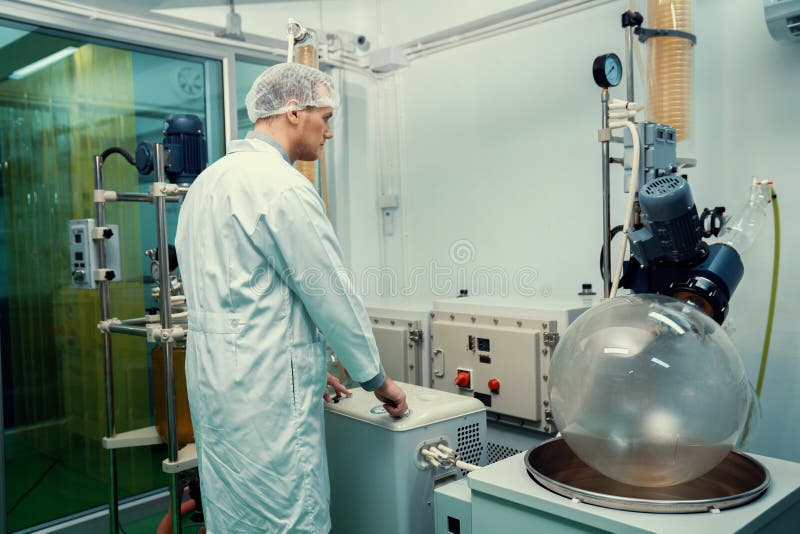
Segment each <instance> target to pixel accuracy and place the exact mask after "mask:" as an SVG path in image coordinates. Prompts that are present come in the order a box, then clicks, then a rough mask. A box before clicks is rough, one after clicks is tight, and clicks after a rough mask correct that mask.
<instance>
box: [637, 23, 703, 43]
mask: <svg viewBox="0 0 800 534" xmlns="http://www.w3.org/2000/svg"><path fill="white" fill-rule="evenodd" d="M633 33H635V34H636V35H638V36H639V42H641V43H644V42H646V41H647V40H648V39H650V38H651V37H679V38H681V39H687V40H689V41H691V42H692V45H696V44H697V36H696V35H695V34H693V33H689V32H682V31H680V30H664V29H654V28H642V27H641V26H639V27H638V28H634V30H633Z"/></svg>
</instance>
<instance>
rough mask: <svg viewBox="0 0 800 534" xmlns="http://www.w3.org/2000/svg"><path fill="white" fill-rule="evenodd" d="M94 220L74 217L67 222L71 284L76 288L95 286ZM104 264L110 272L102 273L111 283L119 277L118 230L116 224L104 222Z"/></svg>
mask: <svg viewBox="0 0 800 534" xmlns="http://www.w3.org/2000/svg"><path fill="white" fill-rule="evenodd" d="M94 229H95V222H94V219H73V220H70V221H69V257H70V267H71V269H70V272H71V278H72V284H71V285H72V287H74V288H76V289H96V288H97V283H96V282H95V270H96V269H98V265H97V247H96V246H95V242H94V239H93V236H92V234H93V232H94ZM106 233H107V237H103V238H102V239H105V242H106V263H107V269H108V270H109V271H110V272H106V273H103V276H105V278H106V279H107V280H109V281H111V282H119V281H120V280H121V279H122V276H121V271H120V255H119V231H118V227H117V225H115V224H110V225H106Z"/></svg>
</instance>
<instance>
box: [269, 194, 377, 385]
mask: <svg viewBox="0 0 800 534" xmlns="http://www.w3.org/2000/svg"><path fill="white" fill-rule="evenodd" d="M266 206H267V207H266V209H265V210H264V213H263V215H262V216H261V217H259V222H258V224H257V225H256V232H257V233H261V232H263V236H261V237H262V239H263V240H262V241H261V242H262V243H264V246H263V247H262V248H263V250H264V252H265V254H266V258H267V261H268V262H269V263H270V264H271V265H272V267H273V268H274V269H275V271H276V272H277V273H278V275H279V276H280V277H281V278H282V279H283V281H284V282H285V283H286V285H288V286H289V289H290V290H291V291H292V292H294V293H295V295H297V296H298V297H299V298H300V299H301V300H302V302H303V304H304V306H305V308H306V310H307V311H308V313H309V315H310V316H311V318H312V319H313V320H314V323H315V324H316V325H317V327H318V328H319V329H320V330H321V331H322V333H323V334H325V337H326V338H327V341H328V344H329V345H330V346H331V347H332V348H333V350H334V352H335V353H336V355H337V357H339V359H340V360H341V361H342V363H343V364H344V366H345V367H346V368H347V371H348V373H349V374H350V376H351V377H353V379H354V380H356V381H358V382H360V383H361V385H362V386H363V387H364V389H366V390H368V391H372V390H374V389H376V388H378V387H380V385H381V384H383V381H384V379H385V374H384V371H383V367H382V366H381V362H380V356H379V354H378V347H377V345H376V343H375V337H374V336H373V334H372V327H371V326H370V322H369V317H368V315H367V311H366V309H365V308H364V304H363V303H362V301H361V299H360V298H359V296H358V295H356V293H355V289H354V287H353V284H352V281H351V277H350V273H349V271H348V270H347V269H346V268H345V266H344V263H343V261H342V251H341V247H340V246H339V241H338V239H337V238H336V235H335V233H334V231H333V227H332V226H331V223H330V221H329V220H328V217H327V216H326V215H325V212H324V208H323V204H322V201H321V200H320V198H319V196H318V195H317V193H316V191H314V190H313V189H312V188H311V187H310V186H306V185H305V184H303V185H302V186H293V187H290V188H288V189H286V190H284V191H283V192H282V193H280V194H279V195H278V196H277V198H275V199H273V200H272V201H271V202H268V203H267V204H266Z"/></svg>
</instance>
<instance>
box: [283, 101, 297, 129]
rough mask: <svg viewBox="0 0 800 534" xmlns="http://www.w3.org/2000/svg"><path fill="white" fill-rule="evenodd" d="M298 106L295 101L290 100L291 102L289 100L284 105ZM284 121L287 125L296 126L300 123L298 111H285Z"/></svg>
mask: <svg viewBox="0 0 800 534" xmlns="http://www.w3.org/2000/svg"><path fill="white" fill-rule="evenodd" d="M298 104H299V102H298V101H297V100H294V99H292V100H289V101H288V102H287V103H286V106H287V107H289V106H296V105H298ZM286 119H287V120H288V121H289V124H292V125H297V124H299V123H300V113H298V110H296V109H293V110H291V111H287V112H286Z"/></svg>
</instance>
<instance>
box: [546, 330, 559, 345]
mask: <svg viewBox="0 0 800 534" xmlns="http://www.w3.org/2000/svg"><path fill="white" fill-rule="evenodd" d="M560 337H561V335H560V334H559V333H558V332H545V333H544V344H545V345H547V346H549V347H552V346H554V345H556V344H557V343H558V340H559V339H560Z"/></svg>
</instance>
